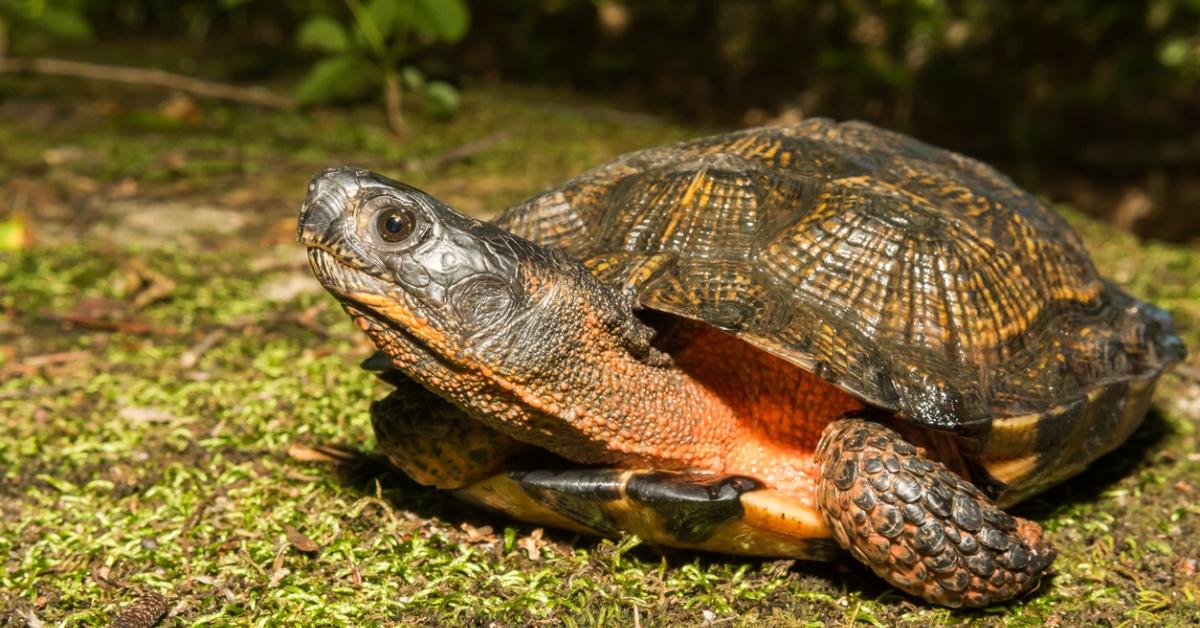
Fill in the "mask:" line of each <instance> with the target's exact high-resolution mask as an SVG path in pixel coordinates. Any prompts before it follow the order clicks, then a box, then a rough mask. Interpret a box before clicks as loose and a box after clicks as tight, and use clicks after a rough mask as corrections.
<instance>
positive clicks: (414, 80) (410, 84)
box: [400, 65, 425, 92]
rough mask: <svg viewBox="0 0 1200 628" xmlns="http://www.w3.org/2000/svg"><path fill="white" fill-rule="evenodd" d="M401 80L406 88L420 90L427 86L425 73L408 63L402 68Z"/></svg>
mask: <svg viewBox="0 0 1200 628" xmlns="http://www.w3.org/2000/svg"><path fill="white" fill-rule="evenodd" d="M400 82H402V83H404V89H406V90H408V91H410V92H419V91H421V90H422V89H423V88H424V87H425V75H424V74H421V71H420V70H418V69H416V68H414V67H413V66H411V65H406V66H404V67H403V68H401V70H400Z"/></svg>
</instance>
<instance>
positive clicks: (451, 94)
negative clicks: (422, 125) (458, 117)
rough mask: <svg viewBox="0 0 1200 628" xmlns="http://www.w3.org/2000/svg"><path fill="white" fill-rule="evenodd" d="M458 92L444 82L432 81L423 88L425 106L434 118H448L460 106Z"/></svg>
mask: <svg viewBox="0 0 1200 628" xmlns="http://www.w3.org/2000/svg"><path fill="white" fill-rule="evenodd" d="M461 102H462V101H461V99H460V98H459V95H458V90H457V89H455V87H454V86H453V85H451V84H449V83H447V82H445V81H433V82H431V83H429V84H428V85H426V86H425V106H426V107H427V108H428V110H429V113H431V114H433V115H435V116H450V115H454V112H456V111H458V106H459V105H460V104H461Z"/></svg>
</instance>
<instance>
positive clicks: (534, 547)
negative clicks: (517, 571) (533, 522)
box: [517, 528, 545, 560]
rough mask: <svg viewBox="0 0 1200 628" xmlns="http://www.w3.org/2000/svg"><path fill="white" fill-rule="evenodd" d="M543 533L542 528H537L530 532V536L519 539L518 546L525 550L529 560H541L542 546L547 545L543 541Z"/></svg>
mask: <svg viewBox="0 0 1200 628" xmlns="http://www.w3.org/2000/svg"><path fill="white" fill-rule="evenodd" d="M543 533H544V532H543V530H542V529H541V528H535V529H534V530H533V532H530V533H529V536H527V537H525V538H523V539H521V540H520V541H517V547H520V548H521V549H523V550H525V554H526V555H527V556H529V560H541V558H542V546H543V545H545V542H544V541H542V534H543Z"/></svg>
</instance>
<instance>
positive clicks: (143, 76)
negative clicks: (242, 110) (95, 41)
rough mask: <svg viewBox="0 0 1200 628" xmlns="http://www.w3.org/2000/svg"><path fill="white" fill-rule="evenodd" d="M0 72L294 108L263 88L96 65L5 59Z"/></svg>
mask: <svg viewBox="0 0 1200 628" xmlns="http://www.w3.org/2000/svg"><path fill="white" fill-rule="evenodd" d="M0 72H12V73H22V74H55V75H58V76H71V77H75V78H82V79H88V80H98V81H116V82H119V83H132V84H134V85H152V86H154V87H162V88H165V89H176V90H179V91H182V92H187V93H189V94H195V95H196V96H200V97H203V98H216V99H220V100H233V101H237V102H244V103H250V104H253V105H260V106H263V107H272V108H275V109H291V108H293V107H294V106H295V103H293V102H292V99H290V98H287V97H284V96H280V95H278V94H276V93H274V92H272V91H271V90H268V89H266V88H265V87H240V86H237V85H230V84H228V83H218V82H216V81H207V80H204V79H198V78H194V77H191V76H185V75H183V74H175V73H173V72H167V71H164V70H156V69H153V68H132V67H127V66H117V65H100V64H98V63H85V62H82V61H68V60H65V59H47V58H31V59H12V58H9V59H0Z"/></svg>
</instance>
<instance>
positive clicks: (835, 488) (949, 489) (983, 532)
mask: <svg viewBox="0 0 1200 628" xmlns="http://www.w3.org/2000/svg"><path fill="white" fill-rule="evenodd" d="M816 455H817V461H818V464H819V465H820V474H819V476H818V479H817V487H816V488H817V504H818V509H819V510H820V511H821V514H822V515H823V516H824V518H825V521H826V522H827V523H828V524H829V527H830V528H831V529H832V531H833V536H834V538H835V539H836V540H837V542H838V543H839V544H840V545H841V546H842V547H844V548H846V549H847V550H849V551H850V553H851V554H853V555H854V557H855V558H857V559H858V560H860V561H862V562H864V563H866V564H867V565H868V566H870V567H871V569H872V570H874V571H875V573H876V574H878V575H879V576H880V577H882V578H883V579H884V580H887V581H888V582H890V583H892V584H893V585H895V586H896V587H898V588H900V589H902V590H904V591H906V592H908V593H910V594H912V595H916V596H919V597H922V598H924V599H926V600H928V601H930V602H933V603H936V604H942V605H945V606H952V607H962V606H972V607H975V606H985V605H987V604H991V603H993V602H999V601H1002V600H1006V599H1009V598H1012V597H1014V596H1017V595H1019V594H1021V593H1023V592H1025V591H1028V590H1030V589H1031V588H1033V587H1034V586H1035V585H1036V584H1037V582H1038V580H1039V579H1040V578H1041V576H1042V573H1043V572H1044V571H1045V569H1046V568H1047V567H1049V566H1050V563H1051V562H1053V561H1054V556H1055V550H1054V548H1053V547H1051V546H1050V544H1049V543H1048V542H1046V541H1045V540H1043V539H1042V530H1041V528H1040V527H1039V526H1038V525H1037V524H1036V523H1033V522H1031V521H1026V520H1024V519H1017V518H1014V517H1012V516H1010V515H1008V514H1006V513H1004V512H1003V511H1002V510H1000V509H998V508H997V507H996V506H995V505H994V504H993V503H992V502H991V500H989V499H988V498H987V497H986V496H985V495H983V493H981V492H980V491H979V489H977V488H976V487H974V486H973V485H971V484H970V483H969V482H967V481H965V480H963V479H962V478H960V477H959V476H957V475H955V474H954V473H952V472H950V471H949V470H948V469H946V467H944V466H943V465H942V464H941V463H938V462H935V461H932V460H928V459H926V458H924V457H922V456H921V454H920V453H919V452H918V451H917V449H916V448H915V447H913V446H912V445H910V444H909V443H907V442H905V441H904V440H903V439H902V438H901V437H900V435H899V434H897V433H896V432H894V431H892V430H890V429H888V428H887V427H885V426H883V425H881V424H879V423H875V422H872V421H867V420H863V419H858V418H845V419H840V420H838V421H834V422H833V423H831V424H829V426H828V427H826V428H825V432H824V434H823V435H822V437H821V442H820V443H819V444H818V445H817V454H816Z"/></svg>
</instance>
